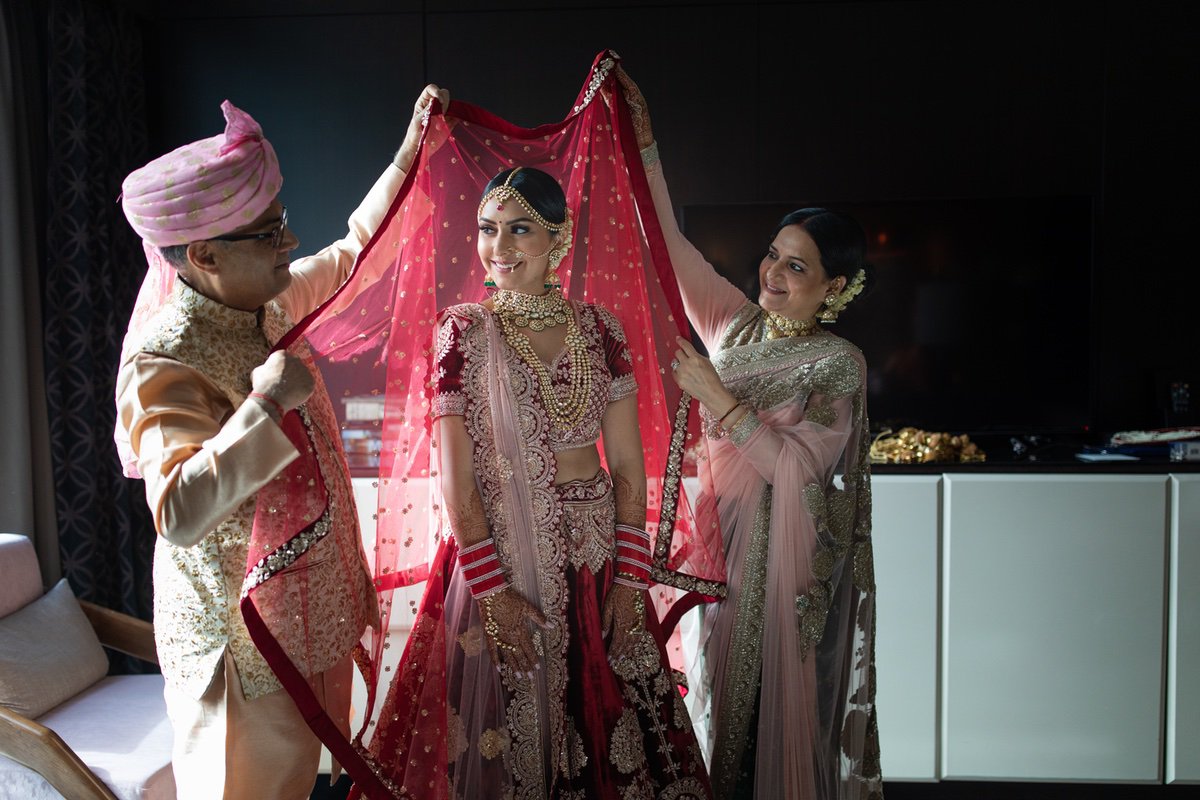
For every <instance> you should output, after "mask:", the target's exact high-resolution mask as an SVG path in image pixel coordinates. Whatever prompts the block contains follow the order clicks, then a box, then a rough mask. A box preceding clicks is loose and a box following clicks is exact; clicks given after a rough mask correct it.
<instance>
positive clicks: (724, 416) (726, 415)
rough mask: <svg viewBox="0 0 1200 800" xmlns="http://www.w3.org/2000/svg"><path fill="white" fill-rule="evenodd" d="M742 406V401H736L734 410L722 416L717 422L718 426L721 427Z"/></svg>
mask: <svg viewBox="0 0 1200 800" xmlns="http://www.w3.org/2000/svg"><path fill="white" fill-rule="evenodd" d="M741 404H742V401H741V400H735V401H734V403H733V408H731V409H729V410H728V411H726V412H725V413H724V414H722V415H721V418H720V419H719V420H717V425H720V424H721V423H722V422H724V421H725V418H726V417H728V416H729V415H730V414H732V413H733V412H734V411H737V407H738V406H740V405H741Z"/></svg>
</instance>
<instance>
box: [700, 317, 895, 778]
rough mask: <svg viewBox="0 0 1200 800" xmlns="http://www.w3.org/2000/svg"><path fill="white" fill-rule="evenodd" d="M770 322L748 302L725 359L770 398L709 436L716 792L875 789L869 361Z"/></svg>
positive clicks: (752, 393)
mask: <svg viewBox="0 0 1200 800" xmlns="http://www.w3.org/2000/svg"><path fill="white" fill-rule="evenodd" d="M761 327H762V323H761V311H760V310H758V308H757V307H756V306H754V305H750V304H747V305H746V306H745V307H744V309H743V311H742V312H740V313H739V314H738V315H737V316H735V318H734V320H733V323H732V324H731V325H730V328H729V330H728V331H727V333H726V336H725V337H723V342H722V346H721V347H720V348H719V349H718V351H717V352H716V353H714V357H713V363H714V365H715V366H716V367H717V369H718V371H719V372H720V374H721V377H722V380H723V381H724V382H725V384H726V386H728V387H729V389H730V390H731V391H732V392H733V393H734V394H736V395H737V396H738V397H739V398H741V399H743V400H744V401H746V402H749V403H750V404H751V405H752V406H753V407H754V408H755V409H757V412H756V415H755V419H753V420H750V422H749V423H748V424H746V425H742V426H738V427H737V428H735V429H734V431H733V432H732V433H731V434H730V436H729V437H728V438H726V439H721V440H718V441H715V442H711V443H710V447H709V456H710V458H711V460H712V470H713V475H714V489H715V492H716V497H717V504H716V511H717V513H718V514H719V519H720V525H721V530H722V532H723V534H724V540H725V548H726V559H727V565H728V569H729V576H730V577H729V584H728V595H727V598H726V600H725V602H724V603H722V604H720V605H719V606H717V607H713V608H710V609H708V610H707V611H706V614H705V624H704V631H703V635H704V642H703V652H704V664H705V668H706V670H707V679H706V681H705V685H706V687H707V688H708V689H709V690H710V691H711V697H710V702H711V725H712V729H711V735H710V742H711V745H712V753H713V754H712V759H711V762H710V763H711V767H712V773H713V782H714V788H715V789H716V791H717V792H718V794H719V795H720V796H742V794H741V793H740V791H739V787H740V788H741V789H742V790H744V789H745V786H746V784H747V783H748V782H746V781H744V780H743V779H742V778H741V776H740V774H741V773H742V772H748V773H751V774H753V776H754V777H753V785H754V794H753V796H754V797H758V798H766V797H787V798H856V799H857V798H864V800H865V798H868V797H872V796H874V795H873V792H877V791H879V789H880V784H879V779H878V775H879V765H878V741H877V733H876V728H875V717H874V691H873V686H874V674H873V671H874V644H873V643H874V577H873V574H872V561H871V541H870V474H869V463H868V460H867V450H868V448H869V445H870V441H869V437H868V436H867V435H866V430H867V427H866V408H865V401H864V389H863V387H864V379H865V373H866V370H865V364H864V363H863V361H862V356H861V354H860V353H859V352H858V350H857V348H855V347H854V346H853V345H850V344H849V343H848V342H846V341H845V340H843V339H840V338H838V337H836V336H831V335H828V334H820V335H815V336H809V337H800V338H795V339H782V340H774V341H763V340H762V339H761V338H760V337H759V336H757V331H756V330H754V329H756V328H761ZM839 468H840V471H841V473H842V476H843V477H842V483H843V488H837V486H836V485H835V482H834V472H835V470H837V469H839ZM746 796H749V795H748V794H747V795H746Z"/></svg>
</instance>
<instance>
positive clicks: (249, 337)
mask: <svg viewBox="0 0 1200 800" xmlns="http://www.w3.org/2000/svg"><path fill="white" fill-rule="evenodd" d="M260 319H261V324H260ZM291 326H292V323H291V321H290V320H289V319H288V317H287V315H286V314H285V313H284V312H283V310H282V309H281V308H280V307H279V306H278V305H277V304H276V303H268V304H267V306H266V307H265V308H264V309H263V312H262V315H261V318H260V316H259V315H258V314H256V313H254V312H246V311H239V310H237V309H233V308H229V307H227V306H223V305H221V304H220V303H217V302H216V301H214V300H211V299H209V298H206V297H204V296H203V295H201V294H199V293H198V292H196V291H194V290H193V289H191V288H190V287H188V286H187V285H186V284H184V283H182V282H177V284H176V290H175V293H174V294H173V295H172V296H171V298H170V300H169V301H168V302H167V303H166V304H165V305H164V306H163V308H162V309H161V310H160V311H159V312H158V314H157V315H156V317H155V320H154V322H153V323H152V324H151V325H150V326H148V327H147V332H146V335H145V337H144V338H143V340H142V342H140V343H138V344H137V345H135V346H131V350H132V351H134V352H143V353H151V354H155V355H161V356H166V357H168V358H172V359H174V360H176V361H179V362H180V363H182V364H185V365H187V366H189V367H192V368H193V369H195V370H197V371H198V372H200V373H201V374H202V375H203V376H204V377H205V378H206V379H208V380H209V381H210V382H211V383H212V384H213V385H214V386H216V387H217V388H218V389H219V390H220V391H221V392H222V394H224V396H225V398H226V400H227V401H228V402H229V404H230V406H231V407H232V408H234V409H237V408H238V407H239V406H240V405H241V404H242V403H243V402H244V401H245V399H246V395H247V394H248V393H249V392H250V389H251V385H250V373H251V371H252V370H253V369H254V368H255V367H257V366H259V365H260V364H261V363H262V362H263V361H265V360H266V358H267V355H268V354H269V353H270V348H271V345H272V343H273V342H275V341H277V340H278V339H279V337H280V336H282V335H283V333H284V332H286V331H287V330H288V329H289V328H290V327H291ZM322 400H323V401H324V402H321V401H322ZM307 406H308V410H309V413H310V414H313V415H315V416H316V419H315V421H316V423H318V424H317V426H316V427H317V428H318V429H320V428H322V426H325V427H324V429H325V430H330V431H336V430H337V429H338V428H337V425H336V421H334V420H333V417H332V407H330V406H329V405H328V397H327V396H324V397H320V398H319V397H317V396H316V395H315V394H314V397H313V398H312V399H311V400H310V402H309V403H308V404H307ZM313 421H314V420H312V419H310V420H309V422H313ZM310 430H311V428H310ZM324 443H325V444H326V445H327V448H328V452H330V453H336V452H340V450H339V449H337V448H340V442H339V441H325V442H324ZM317 450H318V452H320V453H321V455H322V458H321V461H320V468H321V472H322V477H323V478H325V482H326V484H327V489H328V491H329V500H330V502H329V509H328V512H327V517H328V518H327V520H325V521H323V522H322V523H321V525H320V527H321V531H322V532H324V531H325V530H326V526H327V529H328V530H329V531H332V532H334V533H335V535H336V536H349V537H355V543H354V547H355V548H356V549H357V547H358V543H357V538H356V537H357V531H358V527H357V521H356V519H355V515H354V505H353V501H352V499H351V492H350V486H349V481H348V478H347V477H346V476H344V470H341V469H340V468H339V467H338V466H337V465H334V464H330V463H329V462H328V460H327V459H325V458H324V457H323V456H324V452H323V451H322V448H317ZM255 509H256V498H255V497H251V498H249V499H247V500H246V502H244V503H243V504H242V505H241V506H239V507H238V508H237V510H236V511H234V513H233V514H231V515H230V516H229V517H228V518H227V519H226V520H225V521H224V522H222V523H221V524H220V525H218V526H217V528H216V530H214V531H213V532H211V533H209V534H208V535H206V536H204V537H203V538H202V539H201V540H200V542H199V543H198V544H196V545H195V546H193V547H187V548H184V547H176V546H174V545H172V544H170V543H169V542H167V541H166V540H165V539H163V538H161V537H160V538H159V539H158V541H157V542H156V544H155V556H154V585H155V635H156V642H157V645H158V651H159V659H160V662H161V666H162V668H163V673H164V674H165V675H167V676H168V678H169V679H171V680H173V681H174V682H176V683H178V684H179V685H181V686H182V687H183V688H184V689H185V691H187V692H189V693H190V694H192V695H194V696H195V697H199V696H200V695H201V694H203V693H204V690H205V688H207V686H208V684H209V682H210V681H211V679H212V675H213V672H214V670H215V669H216V668H217V665H218V663H219V661H220V657H221V654H222V652H223V650H224V649H225V648H226V647H228V648H229V650H230V652H231V653H232V654H233V658H234V662H235V664H236V665H237V670H238V676H239V678H240V679H241V683H242V689H243V692H244V693H245V695H246V697H247V698H248V699H253V698H255V697H260V696H262V695H264V694H268V693H270V692H274V691H278V690H279V688H280V684H279V681H278V679H277V678H276V677H275V673H274V671H273V670H272V669H271V668H270V667H269V666H268V665H267V663H266V660H265V659H264V658H263V657H262V655H261V653H260V652H259V650H258V648H257V647H256V646H255V644H254V643H253V641H251V639H250V635H249V632H248V631H247V630H246V625H245V622H244V621H243V619H242V614H241V609H240V607H239V603H238V601H239V599H240V597H241V594H242V590H243V579H244V578H245V574H246V564H247V563H248V562H249V561H250V558H249V555H250V554H249V540H250V533H251V530H252V528H253V525H254V515H255ZM313 521H314V522H315V521H316V520H313ZM293 544H294V545H299V548H296V547H294V548H293V552H292V553H291V554H290V555H288V554H287V553H277V554H275V555H276V558H275V560H274V568H272V566H271V564H268V563H264V564H263V565H262V569H261V570H260V571H259V573H258V574H257V575H256V577H255V580H256V581H260V580H261V579H264V578H266V577H268V576H269V575H270V574H274V573H275V572H276V571H278V570H279V569H284V568H287V567H288V566H289V565H296V566H297V567H300V566H303V567H305V568H306V569H309V568H311V567H313V566H317V565H322V564H323V562H324V561H325V559H324V558H323V553H324V551H325V549H327V547H330V546H332V545H333V539H332V538H331V539H330V540H329V541H328V542H327V543H326V542H322V541H321V540H320V537H319V536H315V535H314V532H313V531H311V530H310V531H307V532H305V533H303V534H302V535H301V537H299V538H298V539H297V540H296V541H295V542H294V543H293ZM257 555H258V556H259V557H262V556H263V555H264V554H257ZM328 562H329V563H328V564H327V565H324V566H322V567H321V568H319V569H310V578H311V579H312V580H314V581H316V583H317V584H319V587H320V589H319V590H315V591H313V592H311V593H310V603H311V604H312V605H313V609H314V614H313V618H314V619H333V620H338V619H345V620H346V623H345V624H334V625H325V626H321V627H320V629H319V630H313V631H307V632H305V634H304V635H305V636H307V637H308V639H307V640H308V642H309V643H310V644H312V645H313V648H312V650H310V651H309V652H310V653H311V658H309V659H308V660H307V661H306V662H304V663H299V664H297V666H298V667H300V669H301V670H303V671H319V670H321V669H324V668H327V667H328V666H332V664H334V663H336V662H337V661H338V660H339V659H340V658H341V657H342V656H344V655H345V654H346V653H348V652H349V651H350V649H351V648H352V647H353V646H354V644H355V643H356V642H357V641H358V639H359V636H360V634H361V630H362V629H361V627H359V626H358V625H357V623H358V622H359V620H360V619H362V618H366V619H367V620H368V621H375V620H376V619H377V618H378V606H377V603H376V594H375V590H374V586H373V585H372V584H371V578H370V574H369V571H368V570H367V569H366V566H365V562H364V563H363V564H362V569H361V570H358V572H359V573H360V574H358V575H355V576H345V575H344V574H343V573H342V572H338V574H337V576H334V574H333V567H334V566H335V563H336V559H328ZM276 591H277V596H276V597H268V596H267V595H261V594H260V595H259V600H261V601H263V602H264V603H270V604H272V607H274V608H278V607H281V606H286V605H288V602H289V601H288V600H287V596H288V595H289V594H290V593H291V592H292V589H291V587H288V588H283V587H279V588H278V589H277V590H276ZM197 597H199V598H201V601H200V602H197V601H196V598H197ZM271 617H272V618H273V619H274V620H275V621H276V622H281V621H283V620H288V619H291V617H292V615H291V614H272V615H271ZM274 632H275V633H277V634H280V635H281V636H282V640H281V643H283V644H284V645H285V647H286V645H287V642H288V641H289V637H290V635H291V634H292V633H293V632H292V631H289V630H287V629H284V630H277V631H274ZM198 653H203V654H204V655H203V656H202V657H198V655H197V654H198Z"/></svg>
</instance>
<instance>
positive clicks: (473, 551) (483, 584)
mask: <svg viewBox="0 0 1200 800" xmlns="http://www.w3.org/2000/svg"><path fill="white" fill-rule="evenodd" d="M458 562H459V564H461V565H462V570H463V577H464V578H465V579H466V581H467V588H468V589H469V590H470V591H471V596H472V597H474V598H475V599H476V600H483V599H484V598H487V597H491V596H492V595H494V594H496V593H497V592H500V591H503V590H504V589H507V588H508V587H509V586H511V585H512V584H511V582H510V581H509V580H508V575H507V574H506V573H505V572H504V567H503V565H501V563H500V557H499V555H497V553H496V541H495V540H494V539H493V538H492V537H490V536H489V537H488V538H486V539H484V540H483V541H481V542H476V543H475V544H473V545H471V546H470V547H464V548H463V549H462V550H459V551H458Z"/></svg>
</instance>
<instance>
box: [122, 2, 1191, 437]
mask: <svg viewBox="0 0 1200 800" xmlns="http://www.w3.org/2000/svg"><path fill="white" fill-rule="evenodd" d="M126 2H127V4H130V5H132V6H133V7H135V8H138V9H139V10H141V11H142V13H143V14H144V15H145V16H146V18H147V21H146V28H147V37H148V38H147V45H146V53H147V58H148V61H149V64H148V69H147V82H148V89H149V91H148V97H149V100H150V111H151V115H152V118H151V133H152V146H153V147H154V148H155V149H156V150H158V151H162V150H166V149H168V148H169V147H174V146H176V145H178V144H180V143H181V142H184V141H187V140H190V139H194V138H197V137H200V136H206V135H212V134H214V133H216V132H217V131H218V130H219V129H220V116H219V112H218V111H217V105H218V104H219V102H220V101H221V99H223V98H225V97H229V98H230V99H232V100H233V101H234V102H236V103H238V104H239V105H241V106H243V107H244V108H246V109H247V110H249V111H250V112H251V113H253V114H254V115H255V116H256V117H257V118H258V119H259V120H260V121H261V122H262V123H263V125H264V128H265V129H266V131H267V134H268V135H269V136H270V138H271V140H272V141H273V142H274V143H275V145H276V147H277V149H278V150H279V153H280V156H281V159H282V161H283V165H284V173H285V177H286V186H285V199H286V202H287V203H288V205H289V209H290V210H291V212H292V215H293V218H294V219H295V223H296V228H297V230H298V232H299V234H300V236H301V238H302V239H303V245H302V250H303V251H305V252H310V251H312V250H313V249H315V248H317V247H319V246H321V245H323V244H325V243H326V242H328V241H330V240H331V239H332V238H334V237H336V236H338V235H340V234H341V232H342V231H343V226H344V220H345V217H346V215H347V213H348V212H349V211H350V210H351V209H352V208H353V206H354V204H355V203H356V201H357V200H358V199H359V198H360V197H361V195H362V193H363V191H364V190H365V189H366V187H367V186H368V185H369V183H370V182H371V180H373V179H374V177H375V176H376V175H377V174H378V173H379V171H380V170H381V169H382V167H383V165H384V164H386V163H387V159H388V158H389V157H390V155H391V153H392V152H393V151H394V149H395V147H396V146H397V145H398V143H399V141H400V138H401V135H402V132H403V126H404V124H405V122H406V121H407V119H408V114H409V109H410V107H411V103H412V100H413V99H414V97H415V95H416V93H417V92H418V91H419V89H420V88H421V86H422V85H423V84H424V83H425V82H426V81H436V82H439V83H442V84H443V85H445V86H448V87H449V88H450V89H451V90H452V91H453V92H454V94H455V96H456V97H458V98H461V99H464V100H469V101H471V102H475V103H478V104H480V105H483V106H484V107H486V108H488V109H490V110H492V111H494V112H496V113H498V114H500V115H502V116H504V117H507V118H509V119H511V120H513V121H514V122H517V123H519V124H524V125H534V124H538V123H542V122H547V121H551V120H557V119H561V118H562V117H563V116H564V115H565V114H566V113H567V112H568V111H569V108H570V105H571V103H572V101H573V100H574V98H575V94H576V92H577V91H578V89H579V86H580V84H581V83H582V81H583V78H584V76H585V74H586V71H587V68H588V66H589V64H590V63H591V60H592V58H593V56H594V55H595V54H596V52H598V51H599V50H601V49H602V48H605V47H611V48H613V49H615V50H617V51H618V52H619V53H621V55H622V56H623V57H624V58H625V60H626V65H627V66H628V69H629V71H630V73H631V74H632V75H633V76H634V78H635V79H637V81H638V82H639V83H640V84H641V86H642V88H643V90H644V92H645V94H646V97H647V98H648V100H649V103H650V108H651V111H652V116H653V121H654V126H655V131H656V133H657V135H658V138H659V140H660V142H661V147H662V153H663V161H664V164H665V166H666V169H667V174H668V178H669V180H670V184H671V188H672V194H673V197H674V200H675V202H676V204H677V206H679V207H683V206H691V205H715V204H723V203H750V202H780V203H796V204H798V203H802V202H810V201H821V202H836V201H847V202H859V203H870V202H875V201H888V200H902V199H923V198H956V197H978V198H1013V199H1018V198H1023V197H1042V196H1052V195H1072V196H1088V197H1092V198H1093V199H1094V200H1095V203H1096V209H1097V216H1096V222H1097V235H1096V239H1095V242H1096V250H1095V252H1096V267H1097V268H1096V272H1095V275H1094V279H1093V281H1092V285H1088V286H1077V285H1061V283H1058V282H1056V281H1055V275H1053V274H1047V275H1046V276H1045V286H1044V288H1043V289H1042V290H1041V291H1045V292H1049V293H1053V292H1085V293H1092V294H1093V295H1094V298H1095V302H1094V312H1095V313H1094V319H1095V322H1094V323H1093V326H1092V336H1091V341H1092V343H1093V344H1092V348H1091V352H1090V353H1079V354H1077V355H1078V358H1079V359H1083V360H1087V361H1088V362H1089V363H1090V364H1091V365H1092V367H1093V371H1094V377H1093V385H1094V387H1095V388H1094V397H1093V401H1092V405H1093V410H1094V415H1093V419H1094V422H1095V424H1096V426H1097V427H1099V428H1101V429H1115V428H1127V427H1136V426H1150V425H1155V424H1160V423H1161V418H1160V416H1159V414H1158V411H1157V405H1156V403H1157V400H1156V391H1157V386H1158V383H1159V382H1160V378H1159V373H1161V372H1163V371H1168V372H1169V371H1171V370H1176V371H1178V370H1180V369H1181V367H1180V365H1181V364H1182V365H1184V366H1185V367H1186V365H1187V364H1190V363H1194V361H1195V357H1194V355H1192V353H1193V351H1194V349H1195V344H1196V341H1197V339H1200V337H1197V336H1196V335H1195V331H1194V323H1189V322H1188V321H1187V320H1188V319H1190V318H1191V317H1192V316H1193V315H1192V314H1191V313H1190V305H1191V301H1190V300H1188V299H1187V298H1188V297H1192V296H1195V288H1196V282H1197V280H1196V270H1195V269H1194V268H1193V267H1192V266H1191V264H1190V262H1189V258H1190V256H1189V253H1190V251H1191V250H1192V249H1194V248H1193V246H1192V244H1191V231H1192V230H1193V229H1194V225H1193V224H1192V217H1191V216H1190V213H1189V212H1188V211H1185V209H1187V208H1189V207H1190V205H1191V204H1190V203H1189V202H1188V201H1189V199H1190V193H1191V191H1192V187H1193V186H1194V185H1195V184H1196V177H1197V175H1196V172H1197V170H1196V166H1197V159H1196V158H1195V156H1194V152H1193V148H1194V142H1195V141H1196V140H1197V133H1198V132H1200V131H1197V126H1196V124H1195V112H1194V111H1193V110H1192V109H1193V108H1194V106H1195V104H1194V102H1193V101H1194V96H1195V87H1196V86H1197V85H1200V81H1198V79H1200V70H1198V69H1197V65H1198V60H1200V57H1198V55H1197V50H1196V48H1195V47H1194V43H1193V42H1191V41H1190V39H1189V36H1190V35H1191V34H1190V32H1191V31H1194V26H1191V25H1190V24H1189V20H1188V16H1189V15H1188V14H1187V13H1185V9H1187V8H1188V7H1189V4H1187V3H1184V2H1147V3H1139V4H1137V5H1136V6H1133V7H1130V6H1129V5H1128V4H1119V3H1116V2H1115V0H1109V2H1104V3H1085V2H1079V1H1078V0H1056V1H1054V2H1032V0H1015V1H1014V2H1006V3H999V2H979V3H976V2H971V3H964V2H949V1H943V2H935V1H934V0H912V1H911V2H907V1H903V0H874V1H873V2H847V1H840V0H828V1H827V2H798V3H780V2H761V3H754V4H749V3H732V2H730V3H719V2H717V3H714V2H686V0H669V1H666V2H658V3H655V4H653V5H652V6H647V5H645V4H638V3H633V2H629V1H627V0H608V2H604V0H595V1H593V2H588V1H586V0H572V2H568V3H564V4H556V3H537V2H529V1H528V0H526V1H525V2H520V1H519V0H513V1H510V2H505V1H504V0H489V2H484V1H483V0H453V2H449V1H447V2H424V3H420V2H417V1H416V0H406V1H405V2H400V3H390V2H386V0H353V2H348V3H344V4H335V3H332V2H330V3H325V2H322V0H304V2H301V3H298V4H296V3H285V2H282V1H281V0H279V1H276V0H270V1H265V2H238V3H233V2H221V3H216V4H213V3H202V2H198V1H197V2H192V0H180V2H178V3H175V4H171V6H170V8H164V7H162V6H161V5H160V4H151V3H147V2H145V0H126ZM996 302H997V303H1001V304H1003V303H1013V302H1020V298H1009V297H998V298H996ZM1133 330H1136V331H1138V335H1130V334H1131V331H1133ZM1193 394H1194V395H1195V394H1197V390H1196V389H1195V387H1193ZM1031 402H1036V401H1035V400H1032V399H1031Z"/></svg>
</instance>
